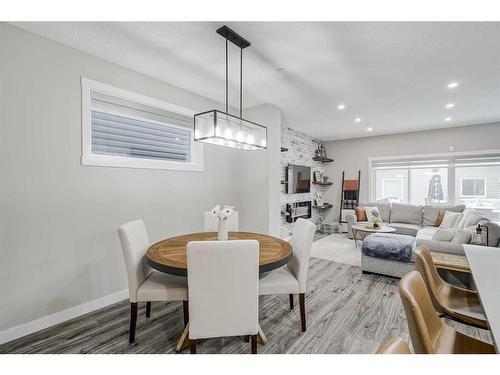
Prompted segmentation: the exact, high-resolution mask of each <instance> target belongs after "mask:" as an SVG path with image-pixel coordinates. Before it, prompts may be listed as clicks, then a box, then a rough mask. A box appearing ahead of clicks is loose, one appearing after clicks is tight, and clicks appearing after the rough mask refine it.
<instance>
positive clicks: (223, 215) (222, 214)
mask: <svg viewBox="0 0 500 375" xmlns="http://www.w3.org/2000/svg"><path fill="white" fill-rule="evenodd" d="M233 212H234V207H231V206H224V207H222V208H220V206H219V205H217V206H215V207H214V208H212V209H211V210H210V214H211V215H212V216H213V217H215V218H216V219H219V225H218V232H217V239H218V240H219V241H225V240H227V239H228V235H227V232H228V231H227V219H228V218H229V217H230V216H231V215H232V214H233Z"/></svg>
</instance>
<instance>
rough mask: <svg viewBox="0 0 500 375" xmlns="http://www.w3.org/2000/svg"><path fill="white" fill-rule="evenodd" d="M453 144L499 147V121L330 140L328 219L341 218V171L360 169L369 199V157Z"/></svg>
mask: <svg viewBox="0 0 500 375" xmlns="http://www.w3.org/2000/svg"><path fill="white" fill-rule="evenodd" d="M450 146H453V147H455V152H461V151H477V150H492V149H500V123H492V124H481V125H471V126H464V127H457V128H448V129H439V130H430V131H422V132H413V133H405V134H395V135H384V136H378V137H367V138H358V139H350V140H342V141H333V142H327V143H326V147H327V152H328V156H329V157H331V158H333V159H335V161H334V162H333V163H331V164H330V165H328V166H327V168H326V173H327V174H328V175H329V176H331V178H332V181H333V183H334V184H333V186H332V187H331V188H330V189H329V190H328V193H327V194H326V195H325V197H327V200H329V201H330V202H332V203H333V204H334V207H333V209H332V210H331V211H330V213H329V215H328V220H338V219H339V202H340V193H341V186H340V185H341V181H342V171H346V178H348V179H353V178H356V177H357V173H358V170H361V187H360V200H362V201H363V200H365V201H366V200H367V199H368V188H369V187H368V158H369V157H383V156H399V155H412V154H427V153H440V152H449V151H450Z"/></svg>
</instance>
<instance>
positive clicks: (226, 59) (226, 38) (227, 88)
mask: <svg viewBox="0 0 500 375" xmlns="http://www.w3.org/2000/svg"><path fill="white" fill-rule="evenodd" d="M227 59H228V58H227V38H226V113H229V112H228V92H229V90H228V67H227Z"/></svg>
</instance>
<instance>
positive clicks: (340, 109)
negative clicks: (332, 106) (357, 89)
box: [337, 104, 345, 111]
mask: <svg viewBox="0 0 500 375" xmlns="http://www.w3.org/2000/svg"><path fill="white" fill-rule="evenodd" d="M337 109H338V110H339V111H343V110H344V109H345V104H339V105H338V106H337Z"/></svg>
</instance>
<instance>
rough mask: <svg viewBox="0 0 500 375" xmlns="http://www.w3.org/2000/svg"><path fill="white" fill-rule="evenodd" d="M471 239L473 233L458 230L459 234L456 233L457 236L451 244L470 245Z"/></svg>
mask: <svg viewBox="0 0 500 375" xmlns="http://www.w3.org/2000/svg"><path fill="white" fill-rule="evenodd" d="M470 239H471V232H469V231H466V230H458V231H457V233H455V235H454V236H453V239H452V240H451V242H454V243H464V244H467V243H470Z"/></svg>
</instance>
